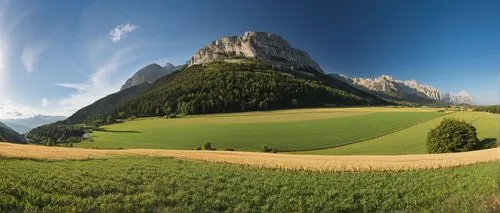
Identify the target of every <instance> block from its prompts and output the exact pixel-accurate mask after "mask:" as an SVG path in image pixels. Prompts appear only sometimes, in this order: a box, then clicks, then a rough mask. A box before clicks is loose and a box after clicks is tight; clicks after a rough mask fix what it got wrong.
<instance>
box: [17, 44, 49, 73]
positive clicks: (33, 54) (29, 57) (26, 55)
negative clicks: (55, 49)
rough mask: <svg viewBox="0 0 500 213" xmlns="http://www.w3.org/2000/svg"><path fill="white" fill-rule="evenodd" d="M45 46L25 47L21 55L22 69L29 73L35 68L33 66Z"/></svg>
mask: <svg viewBox="0 0 500 213" xmlns="http://www.w3.org/2000/svg"><path fill="white" fill-rule="evenodd" d="M44 50H45V47H42V46H28V47H25V48H24V50H23V53H22V55H21V63H22V64H23V67H24V69H25V70H26V71H27V72H28V73H31V72H33V70H35V66H36V64H37V62H38V61H39V59H40V56H41V55H42V53H43V51H44Z"/></svg>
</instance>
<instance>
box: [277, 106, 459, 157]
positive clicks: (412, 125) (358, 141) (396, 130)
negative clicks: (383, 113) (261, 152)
mask: <svg viewBox="0 0 500 213" xmlns="http://www.w3.org/2000/svg"><path fill="white" fill-rule="evenodd" d="M454 113H456V112H451V113H446V114H444V115H440V116H438V117H435V118H432V119H429V120H425V121H421V122H416V123H413V124H410V125H408V126H405V127H402V128H400V129H395V130H392V131H390V132H387V133H384V134H381V135H377V136H374V137H370V138H366V139H360V140H356V141H354V142H349V143H345V144H340V145H335V146H329V147H324V148H314V149H306V150H286V151H280V150H278V151H279V152H283V153H286V152H306V151H317V150H323V149H333V148H338V147H341V146H347V145H351V144H355V143H361V142H365V141H369V140H373V139H376V138H380V137H384V136H387V135H390V134H394V133H396V132H400V131H403V130H405V129H409V128H412V127H414V126H417V125H420V124H423V123H426V122H429V121H432V120H434V119H438V118H442V117H444V116H447V115H451V114H454Z"/></svg>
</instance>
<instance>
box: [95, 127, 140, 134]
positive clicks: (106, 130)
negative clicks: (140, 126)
mask: <svg viewBox="0 0 500 213" xmlns="http://www.w3.org/2000/svg"><path fill="white" fill-rule="evenodd" d="M94 131H97V132H113V133H141V132H140V131H135V130H109V129H104V128H97V129H94Z"/></svg>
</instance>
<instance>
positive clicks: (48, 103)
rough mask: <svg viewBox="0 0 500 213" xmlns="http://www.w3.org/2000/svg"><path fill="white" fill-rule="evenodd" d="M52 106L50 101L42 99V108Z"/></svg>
mask: <svg viewBox="0 0 500 213" xmlns="http://www.w3.org/2000/svg"><path fill="white" fill-rule="evenodd" d="M50 104H52V102H50V101H49V100H47V99H45V98H42V107H47V106H49V105H50Z"/></svg>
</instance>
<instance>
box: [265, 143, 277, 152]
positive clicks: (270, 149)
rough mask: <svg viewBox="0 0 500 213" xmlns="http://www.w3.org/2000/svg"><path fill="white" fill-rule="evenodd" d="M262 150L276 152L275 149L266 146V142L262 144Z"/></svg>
mask: <svg viewBox="0 0 500 213" xmlns="http://www.w3.org/2000/svg"><path fill="white" fill-rule="evenodd" d="M262 152H272V153H276V152H278V151H277V150H276V149H274V148H272V147H270V146H267V145H266V144H262Z"/></svg>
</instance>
